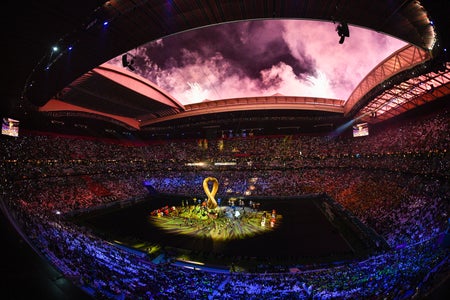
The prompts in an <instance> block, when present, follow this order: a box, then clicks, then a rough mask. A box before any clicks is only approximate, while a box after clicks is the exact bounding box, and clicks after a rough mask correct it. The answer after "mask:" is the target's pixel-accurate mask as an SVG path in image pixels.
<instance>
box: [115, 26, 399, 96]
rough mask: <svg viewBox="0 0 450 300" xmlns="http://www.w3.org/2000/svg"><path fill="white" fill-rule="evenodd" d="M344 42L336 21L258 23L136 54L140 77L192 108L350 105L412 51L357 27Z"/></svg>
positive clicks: (207, 31) (206, 31)
mask: <svg viewBox="0 0 450 300" xmlns="http://www.w3.org/2000/svg"><path fill="white" fill-rule="evenodd" d="M338 40H339V36H338V35H337V33H336V31H335V24H333V23H331V22H319V21H307V20H259V21H256V20H255V21H245V22H235V23H227V24H222V25H216V26H209V27H205V28H201V29H196V30H191V31H187V32H183V33H180V34H176V35H171V36H168V37H165V38H163V39H160V40H157V41H153V42H149V43H147V44H145V45H142V46H141V47H138V48H136V49H133V51H131V53H133V55H134V60H135V64H134V67H135V69H136V71H135V72H136V73H137V74H139V75H141V76H143V77H145V78H147V79H149V80H150V81H152V82H154V83H155V84H157V85H159V86H160V87H161V88H163V89H164V90H166V91H168V92H169V93H171V94H172V96H174V97H175V98H176V99H178V100H179V101H180V102H182V103H184V104H187V103H195V102H199V101H202V100H204V99H209V100H216V99H225V98H235V97H252V96H268V95H273V94H275V93H280V94H283V95H287V96H314V97H327V98H338V99H346V98H348V96H349V95H350V93H351V91H352V90H353V89H354V88H355V87H356V86H357V84H358V83H359V82H360V81H361V80H362V79H363V77H364V76H366V75H367V73H368V72H369V71H370V70H371V69H372V68H373V67H375V66H376V65H377V64H378V63H379V62H380V61H381V60H382V59H384V58H386V57H387V56H388V55H390V54H391V53H392V52H394V51H395V50H397V49H399V48H401V47H402V46H404V45H405V43H403V42H401V41H398V40H396V39H394V38H392V37H388V36H384V35H382V34H379V33H375V32H373V31H369V30H366V29H363V28H358V27H353V26H350V37H349V38H346V40H345V42H344V44H339V43H338ZM111 62H112V63H116V64H120V59H119V58H116V59H113V60H111ZM203 97H204V99H201V98H203Z"/></svg>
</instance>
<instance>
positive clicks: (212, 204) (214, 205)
mask: <svg viewBox="0 0 450 300" xmlns="http://www.w3.org/2000/svg"><path fill="white" fill-rule="evenodd" d="M210 181H212V183H213V186H212V190H209V182H210ZM203 190H205V194H206V196H208V201H207V202H206V207H207V208H209V209H215V208H217V206H218V205H217V201H216V199H215V198H214V196H216V194H217V191H218V190H219V181H218V180H217V179H216V178H214V177H206V178H205V179H204V180H203Z"/></svg>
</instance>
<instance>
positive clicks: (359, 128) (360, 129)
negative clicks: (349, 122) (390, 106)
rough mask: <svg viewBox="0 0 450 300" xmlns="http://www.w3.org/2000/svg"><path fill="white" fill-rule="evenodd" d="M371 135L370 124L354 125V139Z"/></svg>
mask: <svg viewBox="0 0 450 300" xmlns="http://www.w3.org/2000/svg"><path fill="white" fill-rule="evenodd" d="M367 135H369V124H367V123H359V124H355V125H353V137H359V136H367Z"/></svg>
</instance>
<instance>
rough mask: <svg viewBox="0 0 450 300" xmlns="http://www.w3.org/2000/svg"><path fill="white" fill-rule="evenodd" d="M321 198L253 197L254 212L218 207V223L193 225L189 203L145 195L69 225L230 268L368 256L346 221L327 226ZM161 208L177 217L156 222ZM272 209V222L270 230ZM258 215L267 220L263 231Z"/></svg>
mask: <svg viewBox="0 0 450 300" xmlns="http://www.w3.org/2000/svg"><path fill="white" fill-rule="evenodd" d="M320 197H321V196H311V197H297V198H270V199H269V198H267V199H266V198H259V199H255V198H252V200H253V201H254V202H256V201H257V202H258V203H260V206H259V207H258V209H257V210H255V209H253V208H251V206H248V203H249V202H248V200H244V203H246V205H245V206H244V207H241V206H238V205H236V207H235V209H232V208H231V207H229V206H228V205H223V203H222V206H221V208H222V209H223V213H221V218H222V219H221V220H211V219H209V218H208V217H205V219H204V220H197V219H195V218H190V217H189V218H188V217H187V216H188V212H189V213H191V212H192V211H193V210H195V209H196V208H195V206H194V205H193V204H194V201H193V199H192V198H186V197H174V196H170V197H155V196H152V197H150V196H149V198H148V200H146V201H144V202H141V203H138V204H136V205H134V206H130V207H125V208H120V209H119V208H117V209H113V210H107V211H102V212H96V213H95V214H91V215H85V216H83V217H78V218H77V220H74V222H75V223H80V224H82V225H84V226H86V227H89V228H91V229H92V230H93V231H94V232H96V233H97V234H100V235H101V236H102V237H103V238H105V239H107V240H110V241H119V242H120V243H123V244H126V245H129V246H132V247H134V248H137V249H140V250H144V251H148V252H150V251H152V250H151V249H162V248H164V249H165V252H166V253H167V252H169V254H170V255H174V256H177V255H184V254H186V253H187V255H188V256H189V255H190V256H191V258H192V257H194V256H196V258H194V259H204V260H212V261H214V263H216V264H217V263H223V264H229V263H230V262H231V261H235V260H236V259H239V260H242V259H247V260H254V261H257V262H261V261H266V262H271V263H272V262H273V263H276V264H281V263H283V262H285V263H286V264H293V263H297V262H298V263H301V264H311V263H318V262H329V261H338V260H342V259H351V258H353V257H355V256H356V255H362V253H363V252H364V251H367V249H364V241H362V240H358V238H355V237H357V236H358V234H357V232H351V231H349V230H350V229H351V230H355V229H352V228H353V227H352V226H347V227H345V228H344V229H343V228H342V224H345V221H344V220H338V218H339V217H338V214H333V216H334V221H333V222H331V221H329V218H327V217H326V215H325V214H324V213H323V212H322V211H323V209H322V210H321V209H319V207H320V203H322V202H321V201H322V200H321V198H320ZM188 201H190V204H189V205H187V204H186V203H187V202H188ZM172 207H173V208H172ZM253 207H254V206H253ZM165 208H169V210H171V209H173V210H174V211H175V210H176V217H174V216H173V215H167V214H166V215H165V216H163V215H161V216H159V217H158V216H157V210H158V209H160V211H163V210H164V209H165ZM197 209H198V206H197ZM236 210H240V212H241V213H240V214H239V218H237V217H236V218H235V217H234V212H235V211H236ZM273 210H275V211H276V221H275V224H272V226H271V224H270V218H271V216H272V212H273ZM243 211H244V212H243ZM242 213H244V215H245V216H246V217H247V219H244V218H243V217H242ZM328 213H329V212H328ZM262 215H265V216H267V219H266V223H265V224H264V225H265V226H264V227H263V226H262V225H261V220H262ZM250 216H251V217H252V218H251V217H250ZM337 224H340V225H339V226H337ZM227 226H229V227H227ZM232 226H237V227H232Z"/></svg>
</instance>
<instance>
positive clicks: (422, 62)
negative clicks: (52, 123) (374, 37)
mask: <svg viewBox="0 0 450 300" xmlns="http://www.w3.org/2000/svg"><path fill="white" fill-rule="evenodd" d="M47 2H48V1H44V2H41V1H36V2H32V3H31V4H30V6H29V7H28V8H27V12H28V14H26V16H34V15H35V14H39V15H40V16H41V17H42V18H45V19H46V22H49V21H53V22H54V26H55V27H58V26H60V28H58V29H55V31H61V30H65V31H64V32H63V33H62V34H61V36H59V37H58V39H57V40H53V41H50V42H49V41H47V42H48V44H50V43H55V44H56V45H58V46H59V48H60V50H59V51H58V52H57V51H54V50H50V49H49V50H44V51H43V55H42V56H41V58H40V59H39V60H37V64H36V65H35V67H34V68H30V69H29V70H28V71H29V75H28V76H27V77H26V78H25V79H24V80H23V89H21V97H22V98H21V100H20V101H18V102H19V103H18V106H19V107H22V108H23V107H26V102H29V103H31V104H33V105H35V106H36V107H38V110H39V111H40V113H41V114H43V115H46V116H48V117H50V118H55V119H58V120H64V119H65V118H78V119H80V120H83V119H86V118H87V119H102V120H105V121H111V122H115V123H116V124H119V125H121V126H123V127H125V128H127V129H129V130H146V129H151V128H153V127H156V126H163V127H164V126H165V127H170V124H171V123H170V122H180V120H181V119H184V120H185V122H188V123H190V122H191V121H192V120H193V118H194V117H195V116H203V117H205V116H209V118H210V119H212V120H215V121H218V120H219V119H223V117H218V116H219V115H220V114H226V113H230V112H246V113H248V114H249V116H253V115H259V116H260V114H258V113H257V112H256V111H266V112H267V113H271V114H273V113H276V112H286V111H317V112H323V114H321V115H319V120H318V121H317V122H318V123H322V124H323V123H326V122H327V118H328V119H329V120H335V119H336V118H337V119H339V120H341V121H342V120H344V119H348V118H362V119H364V120H366V121H369V122H379V121H381V120H385V119H387V118H389V117H391V116H394V115H397V114H399V113H401V112H403V111H405V110H408V109H411V108H413V107H416V106H419V105H421V104H424V103H427V102H430V101H433V100H434V99H437V98H440V97H442V96H445V95H448V94H449V93H450V85H449V80H450V76H449V65H448V59H447V57H445V51H444V49H446V45H447V41H446V38H448V37H447V35H446V34H445V33H446V32H445V31H446V30H447V29H446V28H447V25H448V20H447V19H448V18H446V16H445V11H446V10H445V7H448V5H447V6H445V4H441V6H438V5H437V4H436V3H433V2H435V1H422V2H420V1H356V2H355V1H350V0H342V1H268V0H263V1H231V0H229V1H201V2H199V1H195V2H194V1H189V2H186V1H164V0H161V1H137V2H136V1H127V0H121V1H114V0H111V1H106V2H104V1H96V4H98V6H96V5H95V6H94V5H93V4H92V2H93V1H82V2H77V3H73V4H72V6H71V5H69V4H65V5H63V4H60V3H59V2H58V1H49V3H47ZM442 11H443V12H442ZM447 12H448V10H447ZM433 13H434V15H433ZM443 14H444V17H442V15H443ZM34 17H36V16H34ZM435 18H436V19H437V20H439V22H437V21H435ZM24 19H25V22H26V23H24V24H22V25H20V27H23V28H24V29H23V30H24V31H25V32H26V31H27V29H26V28H27V25H28V34H30V35H31V34H32V33H33V32H35V30H37V29H33V26H34V24H32V23H31V20H34V19H33V18H31V17H30V18H29V20H28V19H27V18H24ZM286 19H290V20H321V21H327V22H333V23H334V24H343V23H345V24H348V25H351V26H357V27H361V28H367V29H372V30H374V31H375V32H378V33H383V34H386V35H388V36H391V37H395V38H398V39H400V40H401V41H404V42H406V43H408V44H407V45H406V46H405V47H403V48H401V49H399V50H398V51H396V52H395V53H393V54H391V55H390V56H389V57H387V58H386V59H385V60H384V61H382V62H380V63H379V64H378V65H377V66H373V69H372V70H371V71H370V72H369V73H368V74H367V75H366V76H365V77H363V78H362V80H361V81H360V82H359V84H358V85H357V86H356V87H355V88H354V90H353V92H352V93H351V95H350V96H349V97H348V99H336V98H327V97H314V96H290V95H289V96H287V95H283V94H273V95H262V96H260V97H258V96H251V97H238V98H226V99H219V100H215V101H203V102H200V103H190V104H184V103H182V101H179V99H176V98H175V97H174V96H173V95H172V94H170V93H168V92H167V91H166V90H165V89H163V88H162V87H161V86H158V85H157V84H156V83H155V82H152V81H150V80H148V79H146V78H144V77H142V76H139V75H137V74H136V73H135V72H133V70H131V69H130V68H129V67H127V66H126V65H125V64H124V65H123V67H117V66H115V65H112V64H110V63H108V61H110V60H112V59H115V58H117V57H121V56H123V55H124V54H126V53H129V52H130V50H132V49H136V48H137V47H139V46H141V45H143V44H145V43H147V42H149V41H157V40H159V39H161V38H164V37H170V36H176V35H175V34H177V33H183V32H186V31H189V30H192V29H196V28H204V27H208V26H211V25H218V24H227V23H230V22H237V21H243V20H286ZM446 20H447V21H446ZM105 22H107V23H108V24H107V26H105ZM445 22H447V23H445ZM47 24H48V23H47ZM333 26H334V25H333ZM26 34H27V33H25V35H26ZM335 34H336V44H337V40H338V33H335ZM26 38H27V39H28V42H30V40H32V37H30V36H27V37H26ZM351 38H352V37H349V39H351ZM21 39H24V37H22V38H21ZM346 43H347V42H344V45H345V44H346ZM344 45H341V46H344ZM49 46H50V45H49ZM72 47H73V49H72ZM22 51H25V50H22ZM35 52H36V51H35ZM24 56H25V54H24ZM131 58H132V57H131ZM131 58H130V57H128V59H131ZM13 68H14V67H13ZM251 112H256V113H251ZM288 115H289V113H288ZM298 115H302V113H299V114H298ZM202 120H204V119H202ZM305 120H310V119H308V118H307V117H305ZM174 124H175V123H174ZM286 126H289V124H287V125H286Z"/></svg>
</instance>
